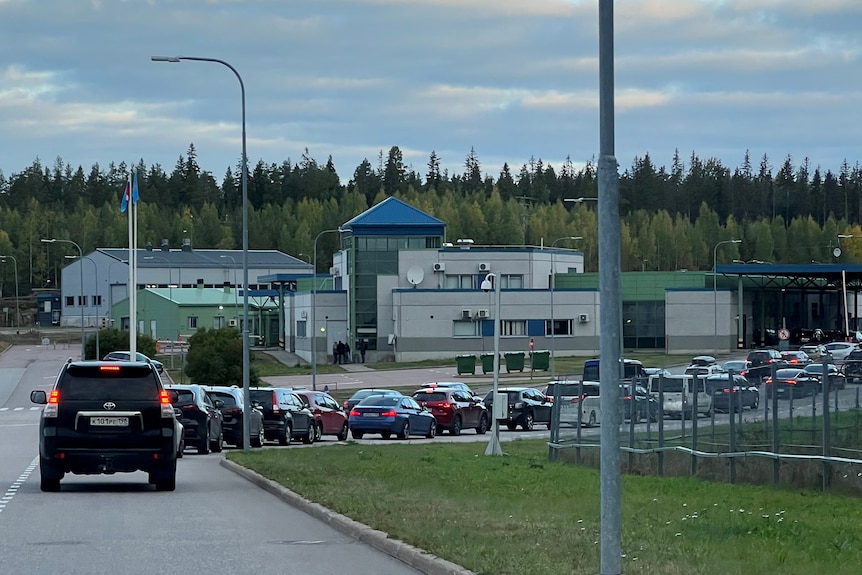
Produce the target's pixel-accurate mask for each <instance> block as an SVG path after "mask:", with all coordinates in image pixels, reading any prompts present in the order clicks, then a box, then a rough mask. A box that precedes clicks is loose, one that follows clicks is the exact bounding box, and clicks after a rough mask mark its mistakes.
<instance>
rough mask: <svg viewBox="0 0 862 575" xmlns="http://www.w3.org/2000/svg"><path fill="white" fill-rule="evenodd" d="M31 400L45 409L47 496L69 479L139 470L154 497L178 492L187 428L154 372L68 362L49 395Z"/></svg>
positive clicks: (42, 439)
mask: <svg viewBox="0 0 862 575" xmlns="http://www.w3.org/2000/svg"><path fill="white" fill-rule="evenodd" d="M30 401H32V402H33V403H35V404H37V405H43V406H44V408H43V409H42V414H41V418H40V420H39V474H40V476H41V477H40V479H41V484H40V488H41V490H42V491H59V490H60V482H61V480H62V479H63V477H64V476H65V475H66V473H76V474H100V473H109V474H110V473H130V472H133V471H139V470H140V471H144V472H146V473H147V474H148V480H149V482H150V483H151V484H153V485H155V487H156V490H157V491H173V490H174V489H175V487H176V472H177V457H178V456H179V453H180V451H181V449H182V426H181V425H180V422H179V421H178V419H177V417H176V412H175V411H174V408H173V407H172V406H171V405H170V403H169V394H168V392H167V391H166V390H165V389H164V388H163V387H162V383H161V381H160V379H159V376H158V375H157V374H156V372H155V370H154V369H153V368H152V366H150V365H141V364H139V363H129V364H127V365H116V364H107V365H106V364H105V363H103V362H93V361H87V362H73V361H69V362H67V363H65V364H64V365H63V367H62V368H61V370H60V373H59V375H58V377H57V380H56V381H55V383H54V387H53V388H52V389H51V390H50V392H47V393H46V391H45V390H44V389H38V390H34V391H32V392H30ZM7 499H8V498H7Z"/></svg>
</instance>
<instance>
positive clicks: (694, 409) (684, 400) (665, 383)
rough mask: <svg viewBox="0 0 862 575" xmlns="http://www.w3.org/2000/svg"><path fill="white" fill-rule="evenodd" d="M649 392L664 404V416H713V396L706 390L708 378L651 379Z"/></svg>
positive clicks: (681, 376) (683, 376)
mask: <svg viewBox="0 0 862 575" xmlns="http://www.w3.org/2000/svg"><path fill="white" fill-rule="evenodd" d="M649 392H650V393H652V394H655V395H656V397H658V398H659V401H660V402H661V403H662V406H661V408H662V416H664V415H669V416H671V417H678V418H680V419H682V418H683V417H691V418H694V417H699V416H700V415H701V414H703V415H706V416H709V415H711V414H712V396H711V395H710V394H709V393H708V392H707V390H706V378H704V377H693V376H691V375H672V376H670V377H662V378H659V377H655V376H653V377H650V379H649Z"/></svg>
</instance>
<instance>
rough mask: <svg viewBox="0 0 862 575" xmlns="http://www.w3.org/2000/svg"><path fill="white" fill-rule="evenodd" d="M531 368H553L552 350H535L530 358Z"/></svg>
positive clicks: (544, 369) (546, 369)
mask: <svg viewBox="0 0 862 575" xmlns="http://www.w3.org/2000/svg"><path fill="white" fill-rule="evenodd" d="M530 368H531V369H532V370H533V371H537V370H541V371H548V370H549V369H550V368H551V352H550V351H548V350H547V349H541V350H537V351H534V352H533V355H532V357H531V358H530Z"/></svg>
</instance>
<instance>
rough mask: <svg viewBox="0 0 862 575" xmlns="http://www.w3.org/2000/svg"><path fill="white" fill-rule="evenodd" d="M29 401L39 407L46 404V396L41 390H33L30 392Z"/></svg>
mask: <svg viewBox="0 0 862 575" xmlns="http://www.w3.org/2000/svg"><path fill="white" fill-rule="evenodd" d="M30 401H32V402H33V403H37V404H39V405H45V404H47V403H48V394H47V393H45V391H44V390H42V389H34V390H33V391H31V392H30Z"/></svg>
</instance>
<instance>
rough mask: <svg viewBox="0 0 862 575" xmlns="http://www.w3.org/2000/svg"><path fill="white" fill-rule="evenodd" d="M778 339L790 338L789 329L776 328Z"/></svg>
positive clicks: (785, 339)
mask: <svg viewBox="0 0 862 575" xmlns="http://www.w3.org/2000/svg"><path fill="white" fill-rule="evenodd" d="M778 339H780V340H782V341H787V340H788V339H790V330H789V329H786V328H781V329H779V330H778Z"/></svg>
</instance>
